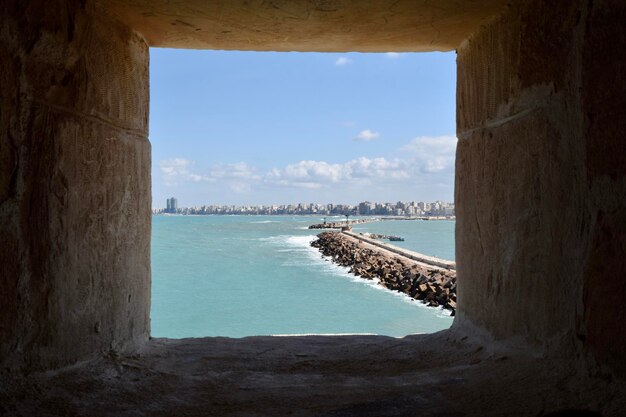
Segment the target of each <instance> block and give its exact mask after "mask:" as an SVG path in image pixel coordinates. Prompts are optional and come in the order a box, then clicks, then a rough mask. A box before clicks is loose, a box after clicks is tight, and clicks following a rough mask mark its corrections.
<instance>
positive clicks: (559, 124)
mask: <svg viewBox="0 0 626 417" xmlns="http://www.w3.org/2000/svg"><path fill="white" fill-rule="evenodd" d="M624 9H625V5H624V3H623V2H617V1H605V2H587V1H574V2H570V1H554V2H540V1H529V2H524V3H521V4H518V5H514V6H512V8H511V9H510V10H509V11H508V12H507V13H506V14H504V15H503V16H502V17H501V18H500V19H498V20H496V21H494V22H493V23H491V24H490V25H488V26H486V27H485V28H483V29H482V30H481V31H480V32H479V33H477V34H475V35H474V36H473V37H472V38H471V39H469V40H468V41H467V42H466V43H465V44H464V45H463V46H462V47H461V48H460V49H459V57H458V95H457V115H458V116H457V117H458V120H457V121H458V126H457V127H458V136H459V139H460V140H459V143H458V148H457V161H456V164H457V165H456V195H455V200H456V208H457V230H456V236H457V248H456V259H457V271H458V282H459V312H458V313H459V314H458V316H459V319H460V320H457V321H456V322H455V325H458V326H462V325H463V322H464V321H465V320H469V321H471V322H473V323H474V324H477V325H480V326H484V328H486V329H487V330H488V331H489V332H490V333H492V334H493V335H495V336H497V337H501V338H510V337H520V338H522V339H524V340H526V341H528V342H530V343H531V344H534V345H536V346H540V347H541V348H543V349H546V351H547V352H553V353H554V354H560V355H563V354H565V353H564V352H569V353H567V354H572V355H573V354H574V353H573V352H574V351H576V352H587V351H588V348H590V347H591V348H593V347H594V346H595V347H596V348H597V354H596V356H595V359H596V360H597V359H599V358H602V359H600V362H603V363H606V364H608V363H609V362H611V361H612V362H613V365H612V369H613V370H614V371H617V370H618V369H622V371H621V372H622V374H623V369H626V367H624V366H623V364H624V360H623V358H622V359H621V361H620V360H617V359H616V358H617V356H618V355H617V352H618V351H621V352H624V351H626V339H624V338H623V337H622V336H615V334H614V333H615V332H616V331H617V329H618V328H619V326H620V325H619V323H621V322H623V318H624V314H626V313H625V312H626V307H625V306H624V304H623V303H620V302H616V300H617V298H619V297H623V296H625V295H626V288H625V287H624V285H625V284H624V277H625V275H624V270H625V266H624V265H626V256H624V255H625V252H626V250H625V249H624V243H623V242H624V239H623V236H624V230H626V229H625V227H624V220H623V215H622V213H624V212H625V211H626V203H625V202H626V188H625V184H626V182H625V181H624V177H623V175H621V174H622V171H623V169H624V168H623V167H624V160H623V158H624V156H623V155H624V152H622V151H623V150H624V143H625V142H624V140H623V130H624V129H622V128H620V126H623V124H624V118H623V117H620V116H618V115H617V113H616V112H618V110H616V109H620V108H622V109H623V108H624V97H625V96H626V95H625V94H624V83H623V82H621V81H618V80H621V79H622V78H623V73H624V71H625V70H624V68H626V67H625V64H624V62H625V61H624V57H623V54H621V53H619V52H618V50H621V49H623V48H624V45H625V41H624V39H625V35H624V31H623V23H618V21H619V22H624V21H625V17H626V13H625V12H624ZM620 132H621V133H620ZM583 288H585V289H584V291H583ZM607 291H608V292H609V293H611V295H610V296H609V295H608V293H607ZM615 294H619V295H615ZM555 295H558V296H557V298H555ZM607 297H608V298H607ZM609 306H610V307H609ZM502 313H504V314H502ZM618 333H620V335H621V334H622V333H623V332H618ZM588 335H593V337H591V340H588V339H587V336H588ZM592 340H593V341H592ZM592 350H593V349H592ZM608 358H613V359H612V360H609V359H608ZM618 362H619V363H618Z"/></svg>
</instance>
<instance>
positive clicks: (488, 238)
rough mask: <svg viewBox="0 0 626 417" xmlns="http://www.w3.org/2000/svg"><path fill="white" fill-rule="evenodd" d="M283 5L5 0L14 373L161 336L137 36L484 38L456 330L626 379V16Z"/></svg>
mask: <svg viewBox="0 0 626 417" xmlns="http://www.w3.org/2000/svg"><path fill="white" fill-rule="evenodd" d="M279 3H280V5H282V6H284V7H282V8H281V7H274V6H275V3H274V2H271V3H267V2H262V1H256V2H247V1H246V2H244V1H241V2H239V3H236V4H235V3H232V2H203V1H199V0H198V1H182V0H180V1H173V0H172V1H169V0H160V1H156V0H155V1H150V2H147V1H135V2H130V3H129V2H124V1H121V0H120V1H117V0H110V1H104V0H103V1H102V2H101V3H97V4H100V6H98V5H97V4H96V3H92V2H88V1H81V0H50V1H47V2H43V1H32V2H26V1H21V0H8V1H3V2H0V62H1V63H2V70H1V71H0V237H1V239H2V242H1V243H2V250H1V251H0V266H1V268H2V270H1V271H2V279H1V280H0V365H1V366H2V367H26V368H52V367H55V366H58V365H61V364H66V363H71V362H73V361H76V360H78V359H83V358H85V357H89V356H90V355H93V354H95V353H98V352H103V351H108V350H110V349H113V350H121V349H124V348H125V347H129V346H132V345H133V344H135V343H136V342H140V341H143V340H146V339H147V337H148V334H149V307H150V305H149V304H150V303H149V299H150V259H149V243H150V220H151V217H150V149H149V143H148V141H147V120H148V93H149V92H148V47H147V45H146V43H145V42H144V41H143V39H142V38H141V37H140V36H138V35H136V34H135V32H134V30H137V31H138V32H139V33H145V34H147V35H151V36H153V37H154V42H156V44H157V45H160V46H177V47H198V48H201V47H208V46H211V47H213V48H217V49H219V48H220V47H224V48H230V49H239V48H240V49H259V50H269V49H279V50H280V49H281V48H283V49H285V48H292V47H297V48H299V49H300V50H350V49H354V50H359V49H358V48H362V50H386V51H393V50H396V48H395V47H396V46H400V47H401V48H400V49H401V50H407V51H409V50H433V49H438V48H440V49H447V48H452V47H454V45H456V43H457V42H458V41H459V40H460V39H466V38H468V37H469V39H468V40H466V41H464V42H463V43H462V44H461V45H460V46H459V48H458V81H457V86H458V94H457V109H458V111H457V118H458V119H457V130H458V136H459V144H458V150H457V167H456V195H455V200H456V208H457V252H456V259H457V276H458V285H459V291H458V294H459V303H458V307H459V310H458V317H457V318H456V320H455V324H454V326H455V329H457V330H461V331H465V332H469V331H471V329H472V327H471V326H466V324H468V323H469V322H471V323H472V324H474V325H478V326H481V327H483V328H485V329H486V330H487V331H488V332H490V333H491V334H493V335H494V336H496V337H497V338H502V339H505V338H515V337H518V338H519V339H520V340H525V341H527V342H530V343H531V344H533V345H535V346H539V347H543V348H546V349H547V350H548V351H549V352H557V353H558V354H559V355H562V356H567V357H571V358H578V356H576V355H577V354H580V353H587V352H589V353H591V354H592V355H591V356H590V357H592V358H595V360H597V361H598V362H599V363H600V364H601V365H606V366H607V367H608V368H609V369H611V370H613V371H615V372H617V373H620V374H621V375H625V374H626V369H624V361H623V352H624V351H626V333H625V332H623V331H622V328H623V323H624V322H625V320H626V306H625V305H624V303H623V299H624V297H625V296H626V287H625V285H626V284H625V279H626V278H625V277H626V149H625V141H624V139H623V138H624V135H623V132H624V131H625V130H626V126H625V123H626V122H625V120H626V118H625V117H624V108H625V107H626V105H625V100H626V91H625V85H626V83H624V79H625V73H626V70H625V67H626V64H625V59H626V58H625V57H626V55H625V54H624V53H623V51H624V50H625V49H626V41H625V39H624V38H625V36H626V35H625V33H624V30H623V22H624V21H626V14H625V13H624V8H625V7H626V6H625V5H624V2H623V1H618V0H594V1H588V0H584V1H583V0H576V1H567V0H551V1H535V0H532V1H519V2H514V3H515V5H513V6H511V7H510V8H509V9H508V11H506V12H505V13H504V14H503V15H502V16H500V17H499V18H497V19H495V20H491V19H492V16H493V15H494V13H496V10H499V7H500V5H501V4H504V1H500V0H495V1H484V2H480V1H472V2H457V1H452V0H450V1H446V2H445V4H446V5H447V6H446V7H444V8H443V9H441V7H439V6H438V5H431V4H430V3H429V2H420V3H415V2H410V1H404V2H395V1H394V2H391V1H390V2H387V3H385V4H388V5H389V7H390V8H387V9H384V7H383V9H384V10H379V11H378V12H376V13H374V14H373V15H372V14H368V11H369V12H371V9H367V8H363V7H361V6H362V5H363V4H365V3H362V2H350V1H337V2H330V3H326V2H322V3H318V2H305V1H299V2H297V3H293V2H282V3H281V2H279ZM292 3H293V4H295V6H289V5H290V4H292ZM233 4H235V5H234V6H233ZM277 4H278V3H277ZM396 4H398V5H401V6H402V5H404V6H403V7H405V8H403V9H397V8H396V9H394V5H396ZM442 4H443V3H442ZM107 5H108V6H109V7H110V10H103V9H102V8H104V7H107ZM415 5H417V6H415ZM213 6H215V7H218V11H220V13H222V12H223V13H226V15H225V16H226V17H228V19H222V20H221V21H220V18H219V17H218V18H217V21H218V23H219V24H220V25H221V26H219V25H218V26H217V27H216V26H215V24H216V23H215V22H216V17H215V16H214V15H215V13H213V12H212V11H213V10H214V9H213ZM327 6H333V7H327ZM335 6H336V7H335ZM290 7H291V8H290ZM379 7H382V6H380V5H379ZM483 7H484V9H485V13H479V12H480V10H481V9H482V8H483ZM274 9H275V10H274ZM439 9H441V10H442V11H438V10H439ZM375 10H376V9H375ZM375 10H374V11H375ZM108 11H110V12H112V13H114V14H115V16H116V17H117V18H118V19H121V21H123V22H126V23H125V24H126V25H128V26H124V25H122V24H121V23H118V20H114V19H111V18H109V17H107V16H108V14H107V12H108ZM404 11H406V13H405V12H404ZM290 13H291V14H294V13H295V16H296V18H295V19H293V18H291V17H290V16H288V15H289V14H290ZM407 13H409V14H411V16H413V17H415V19H412V18H411V19H407V16H404V15H405V14H407ZM177 16H182V17H185V19H179V18H177ZM189 16H191V17H192V18H193V19H191V18H190V19H186V17H189ZM309 16H313V17H312V18H311V19H309V18H308V17H309ZM411 16H408V17H411ZM361 17H363V19H361ZM368 19H370V20H369V23H367V21H368ZM389 19H391V22H392V23H391V24H388V22H389V21H390V20H389ZM187 20H189V21H187ZM361 21H364V22H365V23H358V25H357V24H356V23H354V22H361ZM380 22H383V23H384V25H382V24H381V23H380ZM393 22H397V24H393ZM480 24H484V26H483V27H482V28H480V29H479V30H477V29H478V25H480ZM300 25H305V27H303V29H306V30H301V31H300V30H299V29H300ZM353 25H357V27H358V28H359V30H356V31H354V32H352V33H351V34H350V35H347V34H348V33H350V29H351V27H352V26H353ZM370 25H371V26H370ZM422 25H423V26H424V27H428V28H429V29H428V30H424V31H423V32H422V31H419V30H416V32H415V33H416V35H415V36H416V37H414V32H413V26H415V27H418V26H422ZM222 26H223V27H222ZM131 28H132V29H131ZM338 28H343V31H342V29H338ZM459 28H463V30H462V32H459V30H460V29H459ZM327 29H328V30H327ZM331 29H332V30H331ZM329 30H330V31H329ZM205 31H208V34H205V33H204V32H205ZM216 31H217V32H216ZM344 31H345V34H343V35H342V33H344ZM446 31H447V32H448V33H447V34H446ZM196 32H197V33H196ZM417 32H420V33H422V35H421V36H423V37H422V38H419V40H416V41H415V42H416V43H415V45H412V44H410V43H411V42H413V40H414V39H418V38H417ZM316 33H330V34H331V36H330V37H329V38H327V39H328V42H331V41H332V42H331V43H329V44H325V45H324V46H323V47H320V45H319V39H318V38H316V36H315V34H316ZM290 34H291V35H293V36H294V37H290V36H287V35H290ZM298 34H301V35H298ZM382 35H384V36H382ZM325 39H326V38H325ZM372 39H374V40H375V42H371V41H372ZM407 42H408V43H407ZM355 45H356V46H355ZM400 49H397V50H400Z"/></svg>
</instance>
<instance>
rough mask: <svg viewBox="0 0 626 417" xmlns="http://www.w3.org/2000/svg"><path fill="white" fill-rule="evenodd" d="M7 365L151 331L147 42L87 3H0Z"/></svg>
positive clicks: (104, 346)
mask: <svg viewBox="0 0 626 417" xmlns="http://www.w3.org/2000/svg"><path fill="white" fill-rule="evenodd" d="M0 62H2V70H1V71H0V162H1V165H0V167H1V168H0V236H2V243H1V244H2V250H0V267H1V268H2V276H1V279H0V365H1V366H2V367H24V368H28V369H32V368H39V367H54V366H59V365H62V364H66V363H71V362H74V361H76V360H78V359H82V358H84V357H86V356H90V355H93V354H95V353H98V352H100V351H103V350H105V351H108V350H110V349H122V348H124V347H125V346H128V345H130V344H132V343H134V342H137V341H144V340H145V339H146V338H147V337H148V334H149V316H148V314H149V305H150V262H149V260H150V258H149V256H150V253H149V250H150V248H149V242H150V145H149V143H148V141H147V121H148V65H147V64H148V48H147V45H146V44H145V43H144V42H143V40H141V39H140V38H138V37H137V36H136V35H135V34H133V32H132V31H130V30H129V29H127V28H125V27H124V26H121V25H120V24H119V23H117V22H115V21H114V20H112V19H110V18H108V17H106V15H105V14H103V13H101V12H100V11H97V10H94V9H93V8H91V7H89V5H87V6H85V5H84V2H79V1H72V0H68V1H64V0H55V1H48V2H46V4H45V6H43V5H42V4H41V3H40V2H23V1H18V0H16V1H3V2H2V3H0Z"/></svg>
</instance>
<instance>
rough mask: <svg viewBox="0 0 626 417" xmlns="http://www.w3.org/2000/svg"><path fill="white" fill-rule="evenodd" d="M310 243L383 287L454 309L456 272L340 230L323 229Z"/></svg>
mask: <svg viewBox="0 0 626 417" xmlns="http://www.w3.org/2000/svg"><path fill="white" fill-rule="evenodd" d="M311 246H313V247H315V248H318V249H319V250H320V251H321V252H322V254H323V255H325V256H329V257H331V258H332V260H333V262H335V263H337V264H339V265H342V266H349V267H350V273H353V274H355V275H357V276H360V277H363V278H366V279H376V278H377V279H378V280H379V282H380V284H381V285H383V286H384V287H386V288H388V289H390V290H394V291H399V292H403V293H405V294H407V295H409V296H410V297H411V298H414V299H416V300H420V301H422V302H424V303H425V304H427V305H429V306H431V307H439V306H441V307H443V308H446V309H448V310H451V311H452V315H454V314H455V312H456V272H455V271H450V270H445V269H442V268H438V267H434V266H433V267H429V266H428V265H426V264H423V263H419V262H416V261H413V260H411V259H408V258H403V257H401V256H395V255H390V254H388V253H385V252H383V251H382V250H378V249H377V248H376V247H372V246H370V245H367V244H363V243H359V241H357V240H355V239H353V238H351V237H348V236H346V235H344V234H342V233H337V232H324V233H320V234H319V235H317V240H314V241H313V242H311Z"/></svg>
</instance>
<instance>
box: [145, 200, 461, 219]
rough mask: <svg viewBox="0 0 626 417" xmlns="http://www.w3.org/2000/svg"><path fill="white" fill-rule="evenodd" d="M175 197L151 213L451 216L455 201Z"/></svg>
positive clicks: (453, 212)
mask: <svg viewBox="0 0 626 417" xmlns="http://www.w3.org/2000/svg"><path fill="white" fill-rule="evenodd" d="M177 201H178V200H177V199H176V198H175V197H171V198H168V199H167V203H166V204H167V207H166V208H155V209H153V210H152V211H153V213H154V214H250V215H259V214H261V215H273V214H278V215H281V214H292V215H345V214H350V215H383V216H386V215H395V216H422V215H427V216H454V215H455V211H454V210H455V206H454V203H451V202H447V201H430V202H427V201H419V202H418V201H404V202H403V201H397V202H395V203H391V202H377V201H362V202H359V203H357V204H343V203H326V204H320V203H292V204H267V205H266V204H262V205H215V204H203V205H199V206H188V207H186V206H183V207H178V206H177V204H178V203H177Z"/></svg>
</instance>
